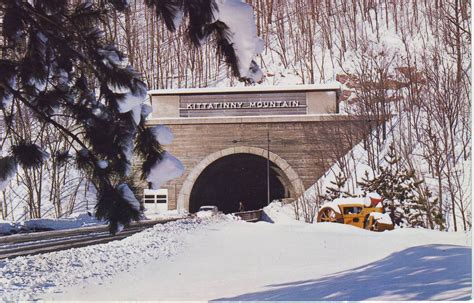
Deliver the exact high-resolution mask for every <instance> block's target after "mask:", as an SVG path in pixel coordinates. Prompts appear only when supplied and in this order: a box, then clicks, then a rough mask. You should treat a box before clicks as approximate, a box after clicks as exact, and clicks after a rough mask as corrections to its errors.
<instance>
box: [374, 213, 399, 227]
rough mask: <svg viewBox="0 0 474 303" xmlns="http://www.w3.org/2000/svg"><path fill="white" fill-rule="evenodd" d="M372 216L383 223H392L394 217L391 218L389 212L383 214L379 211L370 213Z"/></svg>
mask: <svg viewBox="0 0 474 303" xmlns="http://www.w3.org/2000/svg"><path fill="white" fill-rule="evenodd" d="M370 215H371V216H373V217H374V220H375V221H377V222H379V223H382V224H390V225H392V224H393V222H392V219H391V218H390V215H389V214H382V213H377V212H372V213H370Z"/></svg>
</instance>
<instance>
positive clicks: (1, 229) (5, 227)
mask: <svg viewBox="0 0 474 303" xmlns="http://www.w3.org/2000/svg"><path fill="white" fill-rule="evenodd" d="M16 231H17V227H16V225H15V224H13V223H12V222H8V221H3V220H0V235H9V234H13V233H15V232H16Z"/></svg>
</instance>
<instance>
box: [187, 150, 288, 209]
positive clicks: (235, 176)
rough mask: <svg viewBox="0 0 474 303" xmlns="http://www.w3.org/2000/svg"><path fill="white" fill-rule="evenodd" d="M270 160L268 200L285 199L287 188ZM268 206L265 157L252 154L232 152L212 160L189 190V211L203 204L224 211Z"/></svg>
mask: <svg viewBox="0 0 474 303" xmlns="http://www.w3.org/2000/svg"><path fill="white" fill-rule="evenodd" d="M275 168H276V165H275V164H274V163H273V162H270V174H269V175H270V201H273V200H275V199H282V198H286V197H287V195H288V192H289V191H288V189H286V188H285V186H284V184H283V183H282V181H280V180H282V177H281V176H279V175H278V173H277V171H278V169H275ZM239 202H242V203H243V204H244V209H245V210H255V209H260V208H263V207H265V206H266V205H267V159H266V158H264V157H261V156H257V155H253V154H233V155H229V156H225V157H223V158H220V159H218V160H216V161H215V162H213V163H211V164H210V165H209V166H208V167H207V168H206V169H205V170H204V171H203V172H202V173H201V175H200V176H199V177H198V178H197V180H196V182H195V183H194V186H193V189H192V191H191V196H190V201H189V211H190V212H191V213H193V212H196V211H197V210H198V209H199V207H201V206H203V205H215V206H217V207H218V208H219V210H220V211H222V212H224V213H233V212H237V211H239Z"/></svg>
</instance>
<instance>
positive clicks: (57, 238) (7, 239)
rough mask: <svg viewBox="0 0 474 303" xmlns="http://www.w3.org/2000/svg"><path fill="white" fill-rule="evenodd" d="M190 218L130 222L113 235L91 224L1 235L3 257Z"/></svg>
mask: <svg viewBox="0 0 474 303" xmlns="http://www.w3.org/2000/svg"><path fill="white" fill-rule="evenodd" d="M185 218H186V217H180V218H172V219H163V220H149V221H140V222H134V223H132V224H130V226H128V227H126V228H125V229H124V230H123V231H122V232H120V233H118V234H115V235H111V234H110V233H109V230H108V226H106V225H100V226H90V227H82V228H77V229H70V230H55V231H44V232H35V233H30V234H17V235H11V236H4V237H0V259H6V258H14V257H18V256H26V255H35V254H41V253H47V252H53V251H60V250H65V249H70V248H78V247H84V246H88V245H94V244H101V243H107V242H111V241H116V240H121V239H124V238H126V237H128V236H131V235H133V234H135V233H138V232H140V231H143V230H145V229H147V228H150V227H152V226H154V225H156V224H165V223H168V222H172V221H177V220H182V219H185Z"/></svg>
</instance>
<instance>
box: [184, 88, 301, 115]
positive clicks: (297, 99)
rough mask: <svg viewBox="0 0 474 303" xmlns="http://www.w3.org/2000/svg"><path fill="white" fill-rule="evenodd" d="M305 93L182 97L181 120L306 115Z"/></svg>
mask: <svg viewBox="0 0 474 303" xmlns="http://www.w3.org/2000/svg"><path fill="white" fill-rule="evenodd" d="M306 111H307V104H306V93H305V92H278V93H255V94H248V93H246V94H207V95H199V94H196V95H182V96H180V100H179V116H180V117H217V116H267V115H304V114H306Z"/></svg>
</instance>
